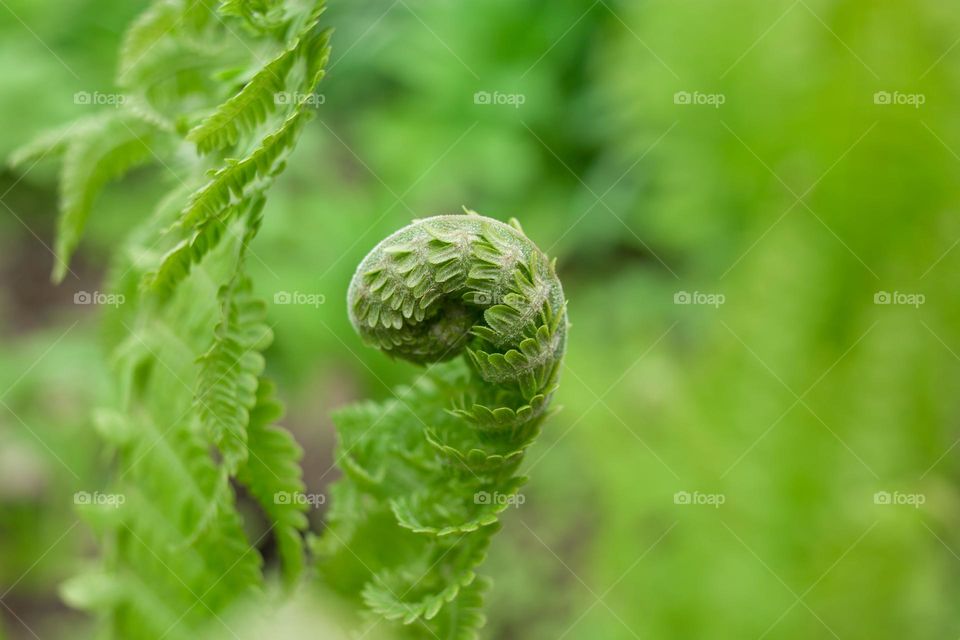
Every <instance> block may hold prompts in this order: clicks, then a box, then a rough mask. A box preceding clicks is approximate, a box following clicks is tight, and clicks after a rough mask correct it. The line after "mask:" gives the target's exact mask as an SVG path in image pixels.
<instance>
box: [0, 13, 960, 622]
mask: <svg viewBox="0 0 960 640" xmlns="http://www.w3.org/2000/svg"><path fill="white" fill-rule="evenodd" d="M200 1H210V2H212V0H200ZM142 5H143V3H141V2H136V3H134V2H129V0H76V1H75V2H62V1H59V0H57V1H55V0H3V1H2V2H0V68H2V69H3V73H2V75H0V88H2V90H0V118H2V119H0V122H2V123H3V126H2V127H0V155H2V156H4V157H6V156H7V155H8V154H9V152H10V151H11V150H12V149H14V148H15V147H16V146H18V145H20V144H22V143H24V142H26V141H28V140H29V139H30V138H31V137H32V136H33V135H35V134H36V133H37V132H39V131H41V130H43V129H45V128H48V127H51V126H55V125H59V124H61V123H63V122H66V121H68V120H71V119H73V118H76V117H77V116H80V115H84V114H86V113H90V112H91V110H92V109H93V107H91V106H87V105H78V104H76V103H75V100H74V95H75V93H76V92H80V91H86V92H89V93H93V92H97V91H100V92H104V93H108V92H110V91H112V90H115V89H113V86H114V85H113V82H112V78H113V70H114V52H115V49H116V47H117V45H118V42H119V38H120V34H121V33H122V30H123V28H124V26H125V25H126V24H127V23H128V22H129V21H130V20H131V19H132V18H133V17H134V16H135V15H136V14H137V12H138V11H139V10H140V9H141V8H142ZM327 21H328V22H329V23H330V24H332V25H333V26H334V27H335V28H336V33H335V35H334V40H333V43H334V53H333V56H332V59H331V64H330V68H329V74H328V77H327V78H326V79H325V80H324V81H323V83H322V85H321V87H320V88H319V91H320V93H321V94H322V96H323V99H322V100H317V102H322V104H319V105H318V107H317V118H316V119H315V120H314V121H313V122H312V124H311V125H310V127H309V129H308V131H307V133H306V135H305V136H304V139H303V140H302V142H301V144H300V146H299V148H298V149H297V151H296V153H295V154H294V156H293V157H292V158H291V160H290V162H289V164H288V168H287V171H286V173H285V174H284V176H283V177H282V179H280V181H279V182H278V184H277V185H276V187H275V188H274V189H273V191H272V192H271V197H270V200H269V202H268V204H267V207H266V212H265V223H264V227H263V229H262V232H261V235H260V236H259V237H258V239H257V241H256V243H255V245H254V246H253V257H252V259H251V261H250V266H251V269H252V271H253V272H254V278H255V282H256V287H257V289H258V291H259V293H260V294H261V295H262V296H263V297H264V298H265V299H267V300H268V301H271V304H270V311H269V317H270V324H271V325H273V327H274V331H275V333H276V341H275V344H274V345H273V346H272V347H271V349H270V351H269V352H268V353H267V361H268V369H269V373H270V375H271V376H272V377H273V378H275V379H276V380H277V381H278V385H279V388H280V392H281V395H282V397H283V398H284V400H285V402H286V403H287V405H288V416H287V418H286V421H285V424H286V425H287V426H288V427H289V428H291V429H292V430H294V432H295V434H296V435H297V438H298V440H299V441H300V442H301V443H302V445H303V446H304V448H305V449H306V457H305V461H304V464H305V468H306V475H307V480H308V484H309V486H310V488H311V490H312V491H315V492H322V491H323V488H324V486H325V484H326V483H328V482H330V481H331V480H332V479H334V478H335V477H336V473H337V472H336V470H335V469H332V468H331V467H332V446H333V443H334V441H335V435H334V430H333V426H332V424H331V422H330V420H329V417H328V416H329V414H330V412H331V411H332V410H333V409H335V408H336V407H338V406H341V405H343V404H345V403H348V402H350V401H351V400H353V399H356V398H361V397H373V398H386V397H389V396H390V391H389V388H390V387H391V386H393V385H395V384H400V383H404V382H409V380H410V379H411V378H412V377H413V376H415V375H416V374H417V371H416V370H415V369H414V368H413V367H411V366H410V365H407V364H404V363H399V362H391V361H389V360H388V359H387V358H386V357H384V356H383V355H382V354H380V353H378V352H376V351H373V350H371V349H368V348H366V347H364V346H363V345H362V344H361V343H360V341H359V339H358V338H357V337H356V336H355V335H354V333H353V331H352V330H351V328H350V326H349V323H348V321H347V316H346V310H345V303H344V300H345V294H346V288H347V284H348V282H349V280H350V277H351V275H352V272H353V269H354V267H355V265H356V264H357V263H358V262H359V261H360V259H361V258H362V257H363V255H364V254H365V253H366V252H367V251H368V250H369V249H370V248H371V247H372V246H373V245H374V244H375V243H376V242H377V241H378V240H379V239H380V238H381V237H383V236H385V235H387V234H388V233H390V232H391V231H392V230H394V229H396V228H397V227H399V226H401V225H403V224H405V223H407V222H408V221H409V220H410V219H411V218H414V217H422V216H426V215H431V214H437V213H450V212H454V211H456V210H458V209H459V208H460V207H461V206H463V205H466V206H469V207H471V208H474V209H476V210H478V211H479V212H481V213H484V214H486V215H489V216H493V217H497V218H501V219H507V218H509V217H511V216H515V217H517V218H518V219H519V220H520V221H521V223H522V224H523V226H524V229H525V231H526V232H527V234H528V235H529V236H530V237H531V238H532V239H533V240H534V241H535V242H537V243H538V244H539V245H540V246H541V247H542V248H543V249H544V250H546V251H547V252H548V253H549V254H550V255H552V256H556V257H557V264H558V269H559V272H560V275H561V278H562V279H563V282H564V285H565V288H566V294H567V297H568V299H569V315H570V318H571V321H572V325H573V326H572V329H571V333H570V343H569V353H568V357H567V361H566V362H567V364H566V366H565V368H564V372H563V380H562V387H561V391H560V392H559V394H558V396H557V402H558V404H561V405H563V408H562V410H561V411H560V412H559V413H558V414H557V415H556V416H555V417H554V418H553V419H552V420H551V422H550V423H549V424H548V425H547V427H546V429H545V431H544V434H543V436H542V437H541V440H540V441H539V442H538V443H537V444H536V445H535V446H534V447H533V448H532V450H531V451H530V454H529V457H528V461H527V463H526V464H527V469H528V473H529V475H530V481H529V483H528V485H527V486H526V487H525V489H524V491H523V495H524V502H523V504H522V505H520V506H517V507H516V508H511V509H509V510H508V511H507V512H506V513H505V517H504V524H505V529H504V531H503V533H502V534H500V536H499V537H498V539H497V540H496V544H495V545H494V548H493V551H492V553H491V556H490V558H489V560H488V562H487V565H486V567H485V569H486V571H487V573H489V574H490V575H492V576H493V577H494V578H495V581H496V583H495V588H494V591H493V594H492V596H491V598H490V601H489V603H488V617H489V624H488V627H487V629H486V636H487V637H490V638H523V639H525V640H527V639H541V638H542V639H557V638H568V639H571V640H573V639H577V638H584V639H588V638H589V639H593V638H624V639H629V638H758V639H759V638H798V639H799V638H804V639H806V638H831V637H835V638H843V639H846V638H898V639H899V638H918V639H920V638H922V639H927V638H930V639H933V638H951V637H957V635H960V615H958V613H957V611H958V606H957V603H958V602H960V535H958V533H957V531H958V530H960V529H958V526H957V525H958V520H960V493H958V490H957V487H958V474H960V465H958V462H957V461H958V459H960V447H957V446H956V445H957V443H958V438H960V411H958V409H960V375H958V374H960V302H958V296H957V290H956V287H957V282H958V280H957V276H958V275H960V247H958V246H957V245H958V242H960V218H958V215H957V213H958V210H960V191H958V185H960V119H958V117H957V114H958V113H960V40H958V38H960V6H957V5H955V4H953V3H949V2H943V1H942V0H917V1H916V2H911V3H902V2H895V1H892V0H795V1H794V0H772V1H771V0H727V1H725V2H719V3H714V2H702V1H700V0H672V1H669V2H668V1H665V0H650V1H648V2H628V1H626V0H623V1H620V2H616V1H614V0H597V1H596V2H589V1H585V2H572V3H540V2H534V1H532V0H475V1H473V2H458V3H454V2H439V1H435V0H396V1H395V2H391V1H390V0H383V1H381V0H376V1H364V2H336V1H334V2H332V3H331V7H330V10H329V12H328V14H327ZM518 103H522V104H518ZM106 108H109V107H106ZM28 169H29V170H28V171H26V172H25V173H24V171H23V170H20V171H13V170H5V171H4V172H3V173H2V175H0V194H2V197H0V201H2V206H0V279H2V290H0V335H2V341H0V603H2V605H3V606H2V607H0V625H2V626H0V637H5V638H30V637H33V636H34V634H35V635H36V636H38V637H42V638H59V637H70V638H76V637H86V636H87V635H91V634H92V628H93V621H91V620H88V619H86V618H85V617H83V616H81V615H79V614H77V613H73V612H71V611H70V610H69V609H68V608H67V607H66V606H65V605H63V604H62V603H61V601H60V599H59V596H58V585H59V584H60V583H61V582H62V581H63V580H64V579H65V578H67V577H69V576H71V575H73V574H74V573H76V572H77V570H78V569H79V568H80V567H82V566H83V565H84V564H87V563H91V562H95V559H96V556H97V553H98V551H97V548H96V545H95V543H94V541H93V535H92V534H91V532H90V531H89V530H88V528H87V527H86V525H85V524H83V523H82V522H81V521H80V519H79V518H78V516H77V513H76V510H75V508H74V504H73V503H74V500H73V495H74V492H76V491H83V490H85V491H94V490H96V488H97V487H99V486H102V485H103V484H104V483H105V478H106V477H107V476H108V474H109V472H110V471H109V468H110V451H108V450H105V448H104V447H103V446H102V445H101V443H100V441H99V439H98V437H97V435H96V433H95V431H94V428H93V426H92V421H91V418H90V416H91V414H92V412H93V411H94V410H95V409H96V407H97V406H98V402H99V401H100V400H101V399H102V398H105V397H107V396H108V395H109V394H110V393H111V389H110V379H109V376H108V374H107V363H106V362H105V356H104V353H105V350H104V349H103V348H102V347H101V345H102V344H103V343H104V342H105V341H106V340H109V332H110V331H111V328H110V327H109V326H106V327H105V326H104V325H103V323H101V322H100V319H99V315H100V314H99V313H98V312H99V309H98V308H97V307H96V306H95V305H81V304H75V303H74V296H75V294H76V293H78V292H83V291H86V292H95V291H99V290H100V289H99V288H100V287H101V284H100V283H101V281H102V278H103V277H104V273H105V270H106V269H107V267H108V261H109V256H110V255H111V252H112V251H113V250H114V248H115V247H116V246H118V244H119V243H120V242H121V239H122V238H123V237H125V235H126V234H127V233H128V232H129V231H130V230H131V229H132V228H133V226H134V225H136V224H137V223H138V222H139V221H142V220H143V219H145V217H146V216H147V215H148V214H149V212H150V211H151V210H152V207H153V204H154V202H155V200H156V197H157V195H158V193H159V192H160V191H159V190H158V189H157V178H158V174H157V173H156V172H141V173H136V174H134V175H132V176H131V177H130V178H129V179H127V180H126V181H124V182H123V183H121V184H119V185H114V186H111V187H110V188H109V189H108V190H107V192H106V193H105V194H104V195H103V196H102V197H101V198H100V200H99V201H98V203H97V206H96V207H95V211H94V215H93V216H92V218H91V220H90V224H89V235H88V237H87V238H86V240H85V242H84V244H83V246H82V249H81V251H80V253H79V255H78V256H77V258H76V260H75V262H74V263H73V265H72V270H73V273H72V274H68V276H67V279H66V281H65V283H64V284H63V285H61V286H59V287H54V286H53V285H51V284H49V279H48V274H49V270H50V268H51V265H52V262H53V258H52V256H51V254H50V251H49V248H48V247H51V246H52V244H53V243H52V234H53V229H54V225H55V209H56V201H57V186H56V166H55V165H54V164H52V163H45V162H41V163H40V164H38V165H36V166H34V167H28ZM161 177H162V176H161ZM294 292H295V293H298V294H305V295H301V296H294V299H295V300H301V301H309V304H276V303H273V301H274V300H275V299H278V300H282V299H283V296H282V295H281V298H275V296H276V295H277V294H283V293H294ZM687 301H689V304H684V302H687ZM314 520H315V522H314V524H315V526H316V527H317V528H319V527H320V526H322V512H319V513H317V514H315V518H314Z"/></svg>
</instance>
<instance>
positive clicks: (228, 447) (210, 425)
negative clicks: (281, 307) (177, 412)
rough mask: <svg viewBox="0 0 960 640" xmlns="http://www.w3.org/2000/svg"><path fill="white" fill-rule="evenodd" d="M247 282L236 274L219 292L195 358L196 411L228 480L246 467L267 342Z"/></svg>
mask: <svg viewBox="0 0 960 640" xmlns="http://www.w3.org/2000/svg"><path fill="white" fill-rule="evenodd" d="M251 288H252V285H251V283H250V279H249V278H247V277H246V276H244V275H242V272H241V273H238V274H237V276H236V277H235V278H234V279H233V280H231V281H230V282H229V283H228V284H226V285H224V286H223V287H221V288H220V293H219V294H218V298H219V300H220V307H221V320H220V323H219V324H218V325H217V328H216V329H215V330H214V340H213V344H212V345H211V347H210V348H209V349H208V350H207V352H206V353H205V354H203V356H201V357H200V359H199V362H200V376H199V387H198V391H197V410H198V413H199V415H200V418H201V420H202V421H203V423H204V425H205V427H206V428H207V429H208V430H209V432H210V433H211V434H213V441H214V442H215V443H216V444H217V446H218V447H219V448H220V451H221V453H222V454H223V459H224V464H225V466H226V468H227V471H228V472H229V473H230V474H231V475H233V474H234V473H236V470H237V468H238V467H239V466H240V465H241V464H242V463H244V462H245V461H246V459H247V455H248V450H247V424H248V423H249V420H250V410H251V409H253V407H254V405H255V404H256V400H257V395H256V394H257V382H258V380H259V377H260V374H261V373H262V372H263V367H264V361H263V356H262V355H261V354H260V351H262V350H263V349H265V348H266V347H267V346H268V345H269V344H270V342H271V340H272V332H271V331H270V328H269V327H268V326H267V325H266V324H265V323H264V318H265V317H266V306H265V305H264V304H263V302H262V301H260V300H256V299H254V298H253V295H252V293H251Z"/></svg>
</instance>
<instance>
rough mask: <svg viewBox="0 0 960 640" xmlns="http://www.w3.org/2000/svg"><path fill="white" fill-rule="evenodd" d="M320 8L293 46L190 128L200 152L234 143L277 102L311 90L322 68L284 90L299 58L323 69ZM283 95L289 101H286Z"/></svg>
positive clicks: (324, 40)
mask: <svg viewBox="0 0 960 640" xmlns="http://www.w3.org/2000/svg"><path fill="white" fill-rule="evenodd" d="M322 11H323V5H322V4H320V5H319V7H318V9H316V10H315V14H314V16H313V17H312V19H311V20H310V21H309V22H308V24H307V26H306V28H305V29H304V32H303V33H302V34H301V35H299V36H298V37H297V38H296V40H295V41H294V43H293V44H292V46H290V47H289V48H287V49H285V50H284V51H282V52H281V53H280V54H279V55H277V56H276V57H275V58H274V59H273V60H271V61H270V62H268V63H267V64H266V65H264V66H263V67H262V68H261V69H260V70H259V71H258V72H257V73H256V75H254V76H253V78H251V79H250V81H249V82H247V84H246V85H245V86H244V87H243V89H241V90H240V92H239V93H237V94H236V95H235V96H233V97H231V98H230V99H229V100H227V101H226V102H224V103H223V104H222V105H220V106H219V107H218V108H217V110H216V111H215V112H214V113H212V114H211V115H210V116H208V117H207V118H206V119H204V120H203V122H201V123H200V124H198V125H197V126H196V127H194V128H193V129H191V130H190V132H189V133H188V134H187V139H188V140H190V141H192V142H194V143H196V145H197V150H198V151H199V152H200V153H201V154H206V153H210V152H211V151H215V150H217V149H224V148H226V147H231V146H233V145H235V144H236V143H237V140H239V139H240V136H241V134H243V133H252V132H253V131H254V130H255V129H256V127H258V126H259V125H261V124H263V123H264V122H266V120H267V117H268V116H269V115H270V114H271V113H273V112H274V111H276V110H277V108H278V106H279V105H282V104H287V103H290V104H293V102H292V100H293V98H294V97H295V96H297V94H300V96H302V97H298V98H297V100H299V101H302V100H304V99H305V97H306V94H308V93H309V92H311V91H312V90H313V87H314V86H315V85H316V83H317V82H319V80H320V76H321V75H322V70H320V71H314V72H313V74H312V75H310V74H308V78H307V79H306V81H305V82H303V84H302V86H298V90H297V91H295V92H289V91H285V89H286V87H288V86H289V83H288V76H289V75H290V72H291V69H293V67H294V64H295V63H296V62H297V61H298V60H300V59H301V58H305V57H307V56H310V58H307V59H306V60H304V64H305V65H306V67H307V68H308V69H322V67H323V65H324V64H325V62H326V59H327V57H328V55H329V51H330V49H329V46H328V44H327V43H328V40H329V32H328V31H324V32H321V33H319V34H318V33H312V31H313V29H314V28H315V27H316V24H317V21H318V20H319V17H320V13H321V12H322ZM313 58H315V59H313ZM284 97H288V98H290V100H285V99H283V98H284ZM295 106H296V105H295Z"/></svg>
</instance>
